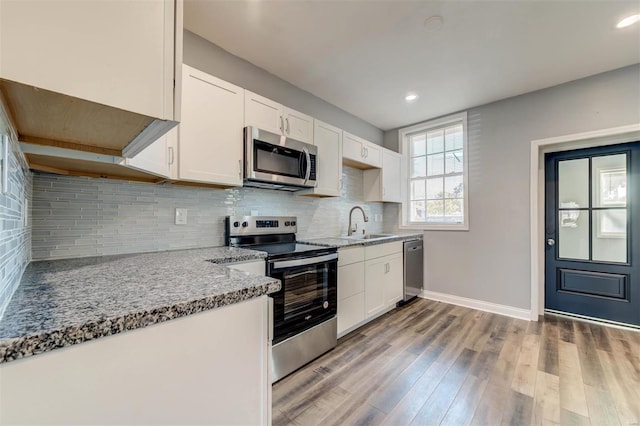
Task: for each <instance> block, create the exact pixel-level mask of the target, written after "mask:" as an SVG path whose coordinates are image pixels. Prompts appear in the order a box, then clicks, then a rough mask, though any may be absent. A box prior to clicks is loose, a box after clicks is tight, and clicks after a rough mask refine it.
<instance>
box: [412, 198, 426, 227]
mask: <svg viewBox="0 0 640 426" xmlns="http://www.w3.org/2000/svg"><path fill="white" fill-rule="evenodd" d="M424 219H425V215H424V201H412V202H411V221H412V222H423V221H424Z"/></svg>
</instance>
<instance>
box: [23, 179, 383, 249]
mask: <svg viewBox="0 0 640 426" xmlns="http://www.w3.org/2000/svg"><path fill="white" fill-rule="evenodd" d="M343 182H344V187H343V190H342V197H339V198H336V197H334V198H311V197H302V196H297V195H294V194H291V193H289V192H283V191H275V190H268V189H257V188H233V189H209V188H200V187H185V186H173V185H170V184H167V185H154V184H146V183H137V182H127V181H115V180H107V179H94V178H84V177H70V176H57V175H51V174H44V173H36V174H34V177H33V203H32V222H33V237H32V256H33V260H43V259H60V258H68V257H86V256H101V255H108V254H124V253H137V252H150V251H162V250H175V249H184V248H197V247H208V246H220V245H223V244H224V217H225V216H229V215H250V214H259V215H273V216H297V217H298V234H297V235H298V238H319V237H327V236H336V235H341V234H345V233H346V232H347V223H348V215H349V210H350V209H351V208H352V207H353V206H355V205H361V206H363V207H364V209H365V211H366V212H367V214H368V215H369V222H368V223H364V221H363V218H362V214H361V213H360V212H359V211H356V212H354V215H353V216H354V222H355V223H356V224H357V225H358V230H362V229H363V228H365V229H366V230H367V232H382V230H383V221H382V219H383V205H382V203H365V202H364V201H363V187H362V185H363V173H362V171H360V170H358V169H354V168H350V167H344V168H343ZM176 208H185V209H187V224H186V225H175V224H174V220H175V209H176ZM376 219H378V220H377V221H376Z"/></svg>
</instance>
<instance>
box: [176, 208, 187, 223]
mask: <svg viewBox="0 0 640 426" xmlns="http://www.w3.org/2000/svg"><path fill="white" fill-rule="evenodd" d="M186 224H187V209H178V208H176V225H186Z"/></svg>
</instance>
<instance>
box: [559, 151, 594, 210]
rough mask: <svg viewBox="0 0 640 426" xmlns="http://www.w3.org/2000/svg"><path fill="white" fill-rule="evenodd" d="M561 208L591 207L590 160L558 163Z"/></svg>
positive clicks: (583, 159)
mask: <svg viewBox="0 0 640 426" xmlns="http://www.w3.org/2000/svg"><path fill="white" fill-rule="evenodd" d="M558 202H559V207H560V208H574V209H575V208H578V207H589V159H588V158H580V159H578V160H563V161H559V162H558Z"/></svg>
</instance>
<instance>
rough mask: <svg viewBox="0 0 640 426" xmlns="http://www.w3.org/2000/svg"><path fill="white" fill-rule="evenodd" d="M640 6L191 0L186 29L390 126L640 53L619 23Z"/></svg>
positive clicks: (632, 33)
mask: <svg viewBox="0 0 640 426" xmlns="http://www.w3.org/2000/svg"><path fill="white" fill-rule="evenodd" d="M633 13H640V3H639V2H638V1H614V0H603V1H593V0H589V1H578V0H574V1H569V0H555V1H539V0H536V1H531V0H525V1H523V0H519V1H518V0H509V1H508V0H503V1H400V0H397V1H354V0H351V1H348V0H343V1H327V0H325V1H294V0H289V1H283V0H281V1H274V0H250V1H242V0H232V1H221V0H185V2H184V24H185V28H187V29H188V30H190V31H192V32H194V33H196V34H198V35H200V36H201V37H203V38H205V39H207V40H209V41H211V42H212V43H214V44H216V45H218V46H220V47H222V48H223V49H225V50H227V51H229V52H231V53H232V54H234V55H236V56H239V57H241V58H243V59H246V60H247V61H249V62H251V63H253V64H255V65H257V66H259V67H261V68H263V69H265V70H267V71H269V72H270V73H272V74H275V75H276V76H278V77H280V78H282V79H284V80H286V81H288V82H290V83H292V84H294V85H295V86H297V87H299V88H301V89H304V90H306V91H308V92H310V93H313V94H314V95H316V96H318V97H319V98H322V99H324V100H326V101H327V102H329V103H332V104H334V105H336V106H338V107H340V108H342V109H344V110H346V111H348V112H350V113H352V114H354V115H356V116H358V117H360V118H362V119H363V120H365V121H368V122H369V123H371V124H373V125H375V126H377V127H379V128H381V129H383V130H388V129H392V128H396V127H399V126H403V125H407V124H410V123H415V122H418V121H422V120H425V119H429V118H433V117H437V116H440V115H443V114H447V113H452V112H455V111H459V110H463V109H466V108H469V107H473V106H477V105H482V104H486V103H488V102H492V101H495V100H499V99H504V98H507V97H510V96H515V95H519V94H522V93H526V92H530V91H533V90H537V89H542V88H545V87H550V86H554V85H557V84H560V83H563V82H567V81H571V80H576V79H579V78H582V77H586V76H589V75H593V74H598V73H601V72H604V71H608V70H612V69H616V68H620V67H623V66H626V65H631V64H634V63H638V62H640V24H636V25H633V26H632V27H628V28H625V29H616V28H615V25H616V23H617V22H618V21H619V20H620V19H622V18H624V17H625V16H627V15H630V14H633ZM434 15H438V16H441V17H442V18H443V24H442V25H441V27H440V28H439V29H438V28H434V27H437V25H425V20H426V19H427V18H428V17H430V16H434ZM432 21H433V20H432ZM639 78H640V76H639ZM408 92H415V93H417V94H418V95H419V96H420V98H419V99H418V100H417V101H414V102H413V103H411V104H408V103H407V102H405V100H404V96H405V95H406V94H407V93H408Z"/></svg>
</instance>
